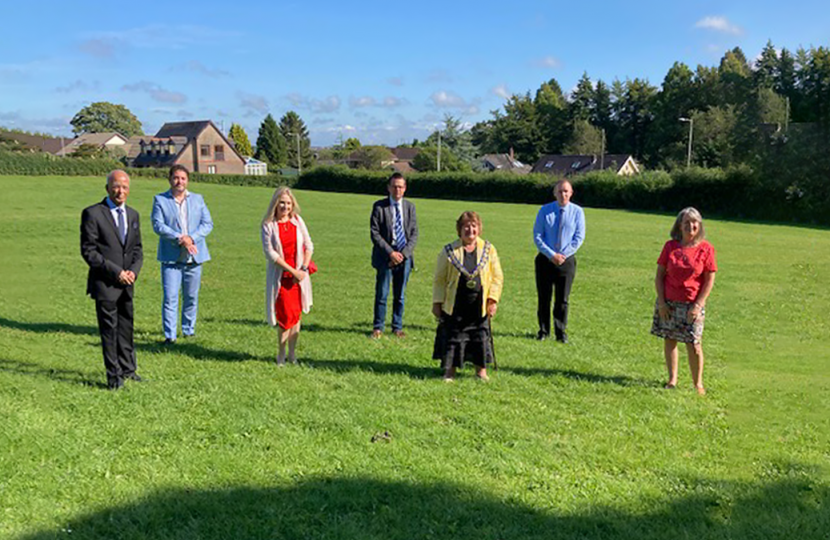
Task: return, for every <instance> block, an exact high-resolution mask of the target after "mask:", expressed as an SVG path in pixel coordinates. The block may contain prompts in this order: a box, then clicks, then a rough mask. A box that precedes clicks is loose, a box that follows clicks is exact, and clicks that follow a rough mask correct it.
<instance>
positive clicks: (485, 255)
mask: <svg viewBox="0 0 830 540" xmlns="http://www.w3.org/2000/svg"><path fill="white" fill-rule="evenodd" d="M444 251H446V252H447V258H448V259H449V260H450V263H451V264H452V265H453V266H454V267H455V269H456V270H458V272H459V273H460V274H461V275H463V276H464V277H465V278H467V288H468V289H475V288H476V278H477V277H478V275H479V274H480V273H481V270H482V269H483V268H484V267H485V266H486V265H487V261H489V260H490V242H489V241H488V240H485V241H484V249H483V252H482V255H481V260H480V261H479V262H478V265H477V266H476V268H475V270H473V273H472V274H471V273H470V272H468V271H467V269H466V268H464V264H463V263H462V262H461V261H459V260H458V257H456V256H455V253H454V252H453V250H452V244H447V245H446V246H444Z"/></svg>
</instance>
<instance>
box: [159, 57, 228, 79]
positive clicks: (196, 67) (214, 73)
mask: <svg viewBox="0 0 830 540" xmlns="http://www.w3.org/2000/svg"><path fill="white" fill-rule="evenodd" d="M168 71H171V72H174V73H179V72H182V71H186V72H190V73H198V74H199V75H204V76H205V77H210V78H211V79H220V78H222V77H229V76H230V73H228V72H227V71H225V70H223V69H211V68H209V67H207V66H206V65H204V64H203V63H201V62H199V61H198V60H190V61H188V62H185V63H184V64H178V65H176V66H173V67H171V68H170V69H169V70H168Z"/></svg>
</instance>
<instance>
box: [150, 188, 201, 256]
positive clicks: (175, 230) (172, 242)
mask: <svg viewBox="0 0 830 540" xmlns="http://www.w3.org/2000/svg"><path fill="white" fill-rule="evenodd" d="M185 204H187V221H188V223H187V225H188V227H187V228H188V231H189V232H190V237H191V238H193V242H194V243H195V244H196V255H194V256H193V260H194V262H196V263H197V264H201V263H203V262H205V261H209V260H210V253H208V248H207V243H206V242H205V237H206V236H207V235H208V234H210V231H212V230H213V219H211V217H210V212H209V211H208V208H207V205H205V199H204V198H203V197H202V196H201V195H199V194H196V193H191V192H188V196H187V199H186V203H185ZM152 220H153V230H154V231H155V232H156V234H157V235H159V249H158V257H157V258H158V260H159V261H161V262H170V263H173V262H176V261H178V260H179V258H180V256H181V253H182V249H183V248H182V246H180V245H179V237H180V236H181V235H182V225H181V223H180V222H179V208H178V206H177V205H176V201H175V200H174V199H173V194H172V193H171V192H170V191H169V190H168V191H165V192H164V193H159V194H158V195H156V196H155V198H154V199H153V213H152Z"/></svg>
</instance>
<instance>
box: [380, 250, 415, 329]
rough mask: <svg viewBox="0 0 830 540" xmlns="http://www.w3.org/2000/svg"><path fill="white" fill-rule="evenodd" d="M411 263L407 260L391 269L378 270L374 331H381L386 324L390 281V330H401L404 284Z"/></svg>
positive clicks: (407, 278) (407, 277)
mask: <svg viewBox="0 0 830 540" xmlns="http://www.w3.org/2000/svg"><path fill="white" fill-rule="evenodd" d="M411 269H412V263H411V262H410V260H409V259H404V261H403V262H402V263H401V264H399V265H398V266H395V267H392V268H382V269H380V270H378V274H377V279H376V280H375V320H374V323H373V328H374V330H383V327H384V326H385V323H386V299H387V297H388V296H389V281H392V298H393V301H392V330H393V331H395V330H402V329H403V304H404V295H405V294H406V282H407V281H408V280H409V271H410V270H411Z"/></svg>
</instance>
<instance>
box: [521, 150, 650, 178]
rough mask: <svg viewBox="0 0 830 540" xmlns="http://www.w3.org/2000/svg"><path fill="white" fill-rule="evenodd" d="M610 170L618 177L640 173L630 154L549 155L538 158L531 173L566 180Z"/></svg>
mask: <svg viewBox="0 0 830 540" xmlns="http://www.w3.org/2000/svg"><path fill="white" fill-rule="evenodd" d="M600 170H612V171H614V172H615V173H616V174H618V175H620V176H631V175H634V174H637V173H639V172H640V167H639V166H638V165H637V162H636V161H634V156H632V155H631V154H605V157H604V158H602V159H600V157H599V156H595V155H585V156H562V155H557V154H549V155H546V156H542V157H541V158H539V161H537V162H536V165H534V166H533V170H532V172H534V173H544V174H551V175H553V176H556V177H559V178H567V177H569V176H574V175H576V174H584V173H587V172H591V171H600Z"/></svg>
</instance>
